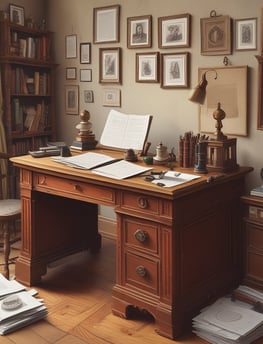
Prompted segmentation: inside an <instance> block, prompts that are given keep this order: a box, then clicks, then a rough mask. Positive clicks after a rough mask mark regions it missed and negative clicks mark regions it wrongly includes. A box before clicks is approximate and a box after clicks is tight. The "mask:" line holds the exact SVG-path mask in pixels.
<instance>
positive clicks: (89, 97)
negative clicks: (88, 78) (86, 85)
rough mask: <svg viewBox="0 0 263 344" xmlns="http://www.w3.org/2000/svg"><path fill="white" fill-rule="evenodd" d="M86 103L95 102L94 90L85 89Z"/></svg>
mask: <svg viewBox="0 0 263 344" xmlns="http://www.w3.org/2000/svg"><path fill="white" fill-rule="evenodd" d="M84 103H94V96H93V91H92V90H84Z"/></svg>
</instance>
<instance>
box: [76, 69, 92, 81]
mask: <svg viewBox="0 0 263 344" xmlns="http://www.w3.org/2000/svg"><path fill="white" fill-rule="evenodd" d="M79 73H80V74H79V79H80V81H85V82H91V81H92V69H80V70H79Z"/></svg>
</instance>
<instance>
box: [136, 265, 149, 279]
mask: <svg viewBox="0 0 263 344" xmlns="http://www.w3.org/2000/svg"><path fill="white" fill-rule="evenodd" d="M136 273H137V275H139V276H140V277H145V276H146V275H147V270H146V269H145V267H144V266H142V265H139V266H137V268H136Z"/></svg>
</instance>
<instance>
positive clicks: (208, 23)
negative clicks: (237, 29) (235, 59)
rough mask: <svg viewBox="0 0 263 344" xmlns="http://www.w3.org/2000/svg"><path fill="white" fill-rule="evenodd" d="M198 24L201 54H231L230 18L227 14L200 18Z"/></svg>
mask: <svg viewBox="0 0 263 344" xmlns="http://www.w3.org/2000/svg"><path fill="white" fill-rule="evenodd" d="M200 24H201V54H202V55H229V54H231V52H232V42H231V18H230V17H229V16H212V17H209V18H201V19H200Z"/></svg>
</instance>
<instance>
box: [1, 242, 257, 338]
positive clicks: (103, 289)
mask: <svg viewBox="0 0 263 344" xmlns="http://www.w3.org/2000/svg"><path fill="white" fill-rule="evenodd" d="M18 248H19V247H18ZM11 254H12V255H13V256H15V255H17V251H16V250H15V249H14V248H13V249H12V253H11ZM10 272H11V276H14V264H11V265H10ZM114 281H115V241H114V240H112V239H105V238H104V239H103V243H102V249H101V252H100V253H99V254H98V255H95V256H94V255H91V254H90V253H89V252H81V253H79V254H76V255H73V256H70V257H67V258H66V259H64V260H61V261H60V262H56V263H54V264H52V265H51V266H50V267H48V273H47V274H46V275H45V276H44V277H43V278H42V282H41V284H40V285H38V286H35V289H36V290H38V292H39V297H40V298H43V299H44V302H45V305H46V306H47V308H48V312H49V314H48V316H47V318H46V319H45V320H41V321H39V322H38V323H36V324H32V325H30V326H27V327H25V328H23V329H21V330H18V331H16V332H14V333H11V334H9V335H6V336H0V344H2V343H3V344H31V343H32V344H33V343H38V344H47V343H52V344H54V343H56V344H84V343H86V344H123V343H125V344H142V343H143V344H177V343H181V344H205V343H207V342H206V341H204V340H202V339H200V338H198V337H196V336H194V335H193V334H191V333H189V334H186V335H185V336H184V337H182V338H180V339H179V340H176V341H172V340H170V339H167V338H164V337H162V336H160V335H158V334H157V333H156V332H155V324H154V321H152V320H150V319H149V318H146V317H141V318H139V317H138V318H136V319H133V320H126V319H122V318H120V317H117V316H115V315H113V314H112V313H111V290H112V287H113V285H114ZM256 343H257V344H263V340H259V341H257V342H256Z"/></svg>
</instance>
